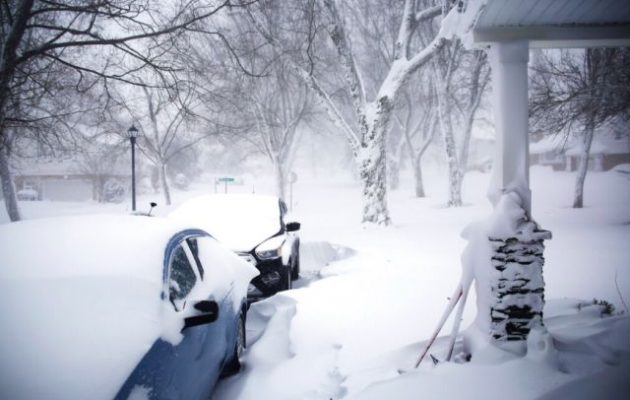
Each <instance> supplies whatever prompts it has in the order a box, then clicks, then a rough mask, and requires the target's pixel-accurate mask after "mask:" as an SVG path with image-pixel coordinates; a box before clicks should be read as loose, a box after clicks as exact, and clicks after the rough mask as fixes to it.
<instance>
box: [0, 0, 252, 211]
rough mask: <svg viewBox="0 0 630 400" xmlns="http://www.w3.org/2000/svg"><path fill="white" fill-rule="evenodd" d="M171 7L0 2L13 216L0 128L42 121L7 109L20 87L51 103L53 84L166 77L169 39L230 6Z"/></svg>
mask: <svg viewBox="0 0 630 400" xmlns="http://www.w3.org/2000/svg"><path fill="white" fill-rule="evenodd" d="M177 4H178V5H179V7H178V6H176V3H172V4H169V6H165V5H164V4H163V3H162V4H161V3H160V2H157V1H153V0H147V1H138V0H116V1H114V0H86V1H81V2H77V1H74V0H61V1H43V0H15V1H3V2H1V4H0V177H1V178H2V190H3V194H4V198H5V205H6V208H7V212H8V214H9V218H10V219H11V220H12V221H15V220H18V219H20V214H19V209H18V204H17V200H16V197H15V190H14V188H13V184H12V177H11V171H10V169H9V158H8V157H9V153H8V151H9V147H8V146H9V145H10V143H9V140H8V139H7V133H6V132H7V129H9V128H8V127H9V126H14V127H15V125H20V124H21V123H22V124H25V123H27V122H29V121H30V120H36V119H38V118H41V116H39V115H29V116H28V117H26V118H25V117H24V115H20V114H16V113H15V112H12V111H14V110H15V107H14V105H15V104H16V103H19V102H20V94H22V93H23V92H24V90H22V89H24V88H26V89H27V91H28V90H30V89H31V88H39V89H40V93H42V94H43V95H45V96H46V97H47V98H48V99H49V100H50V101H53V100H54V99H56V96H57V94H58V93H57V92H56V90H55V89H56V88H58V87H74V88H76V89H77V90H79V91H85V90H89V89H90V88H91V87H93V86H94V85H95V84H96V83H97V82H103V83H106V82H107V81H111V80H115V81H119V82H128V83H133V84H137V81H135V80H134V79H132V77H133V75H134V74H135V73H137V72H138V71H141V70H144V69H151V70H153V71H157V72H159V73H160V74H162V76H163V77H164V78H165V79H166V78H167V77H168V75H169V74H170V73H172V72H173V71H174V68H173V65H170V64H168V63H163V62H162V59H161V58H162V55H163V54H164V53H165V47H166V48H168V46H169V45H172V44H173V43H172V42H169V40H168V39H169V38H171V37H173V35H176V34H178V33H179V32H181V31H182V30H186V29H190V28H193V27H194V26H196V25H197V24H200V23H202V22H204V21H205V20H206V19H208V18H209V17H211V16H213V15H215V14H217V13H218V12H219V11H220V10H222V9H224V8H226V7H227V6H230V5H231V4H230V1H229V0H225V1H223V2H214V1H207V0H190V1H187V2H183V3H177ZM247 4H248V3H244V2H243V3H241V5H247ZM206 33H212V34H215V35H220V33H219V32H206ZM62 70H63V73H59V71H62ZM51 72H55V73H51ZM50 82H55V83H56V85H50ZM13 129H14V130H15V129H16V128H13Z"/></svg>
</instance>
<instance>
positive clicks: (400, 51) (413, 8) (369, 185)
mask: <svg viewBox="0 0 630 400" xmlns="http://www.w3.org/2000/svg"><path fill="white" fill-rule="evenodd" d="M420 3H421V2H420V1H417V0H405V2H404V5H403V9H402V12H401V19H400V23H399V28H398V34H397V36H396V42H395V46H394V54H393V61H392V63H391V65H390V68H389V70H388V71H387V73H386V75H385V76H384V77H383V78H382V80H381V81H380V83H379V84H378V88H377V90H376V91H375V94H373V95H369V94H368V93H367V91H366V88H365V86H364V79H363V76H364V73H362V72H361V71H360V68H359V65H358V64H357V63H356V55H355V53H354V51H353V45H352V42H351V40H350V37H349V35H348V28H347V24H346V21H345V18H344V16H343V14H342V12H341V9H340V8H339V6H338V4H337V2H336V1H335V0H321V1H318V2H317V3H315V4H316V5H317V7H313V9H316V8H317V9H318V10H320V11H321V14H320V15H321V18H322V22H321V24H322V25H321V27H322V28H323V29H324V30H325V32H326V34H327V36H328V38H329V40H330V42H331V44H332V46H333V48H334V50H335V54H336V57H335V58H336V62H337V65H338V67H339V69H340V71H341V72H340V73H341V76H342V80H343V82H344V86H345V90H346V91H347V93H348V95H349V98H350V103H351V109H352V112H351V118H347V117H346V115H344V112H343V111H342V109H341V106H342V104H339V103H338V102H336V101H335V99H334V98H333V97H332V96H331V94H330V93H329V92H328V91H327V90H326V88H325V86H324V85H323V84H322V83H321V81H320V79H318V77H316V75H315V74H314V73H313V70H312V69H309V68H307V67H305V66H304V65H300V64H299V63H297V62H294V67H295V69H296V71H297V73H298V74H299V75H300V76H301V77H302V79H303V80H304V82H306V84H307V85H308V86H309V88H310V89H311V90H312V91H313V93H315V95H316V96H317V98H318V99H319V100H320V102H321V104H322V105H323V106H324V107H325V109H326V111H327V112H328V115H329V117H330V118H331V119H332V120H333V121H334V122H335V123H336V125H337V127H338V129H339V130H340V131H341V132H343V134H344V135H345V136H346V138H347V140H348V142H349V144H350V146H351V148H352V150H353V154H354V158H355V162H356V164H357V169H358V171H359V175H360V180H361V183H362V197H363V203H364V205H363V217H362V220H363V222H364V223H374V224H379V225H388V224H389V223H390V216H389V210H388V207H387V174H386V169H387V167H386V165H387V160H386V135H387V132H388V129H389V127H390V122H391V116H392V111H393V109H394V105H395V104H396V101H397V98H398V94H399V92H400V89H401V87H403V86H404V85H405V84H406V83H407V81H408V80H409V79H410V77H411V76H412V75H413V73H414V72H415V71H417V70H418V69H419V68H420V67H422V66H423V65H424V64H426V63H427V61H429V60H430V59H431V57H432V56H433V55H434V54H435V53H436V52H437V51H438V50H439V49H440V48H442V47H443V46H444V44H445V43H446V42H447V41H448V40H450V39H451V37H452V35H453V34H454V31H453V29H452V28H453V27H452V26H451V25H450V24H447V25H446V26H447V29H443V30H442V29H441V30H439V31H438V33H437V34H436V35H435V36H434V37H433V38H432V39H431V41H430V42H429V43H428V44H427V45H426V46H420V45H419V44H418V42H417V41H415V40H413V39H414V33H415V31H416V29H417V28H418V26H419V25H420V24H421V23H423V22H426V21H431V20H433V19H435V18H438V17H440V16H441V17H444V18H445V19H446V18H448V16H447V14H448V13H449V12H450V13H452V14H451V15H455V14H456V13H459V12H461V11H462V7H463V4H460V6H458V7H455V8H453V9H452V10H451V9H450V6H451V4H452V3H451V2H450V1H448V2H445V3H444V4H443V5H437V6H428V7H426V8H422V9H421V8H420ZM312 15H315V14H314V13H313V14H312ZM310 18H311V19H313V18H314V17H313V16H311V17H310ZM451 18H454V17H451ZM253 20H254V23H256V22H257V19H256V18H254V19H253ZM307 20H308V19H307ZM451 22H452V21H451ZM258 27H259V31H261V32H262V33H263V34H264V35H265V36H266V37H267V38H268V40H269V42H270V43H272V44H273V45H274V46H278V47H280V48H281V47H282V46H281V44H280V43H278V41H277V40H276V39H275V38H274V37H273V35H271V34H269V32H267V31H266V30H265V29H264V27H263V26H261V24H258ZM280 53H283V52H282V51H281V52H280Z"/></svg>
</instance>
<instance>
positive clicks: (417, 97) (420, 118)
mask: <svg viewBox="0 0 630 400" xmlns="http://www.w3.org/2000/svg"><path fill="white" fill-rule="evenodd" d="M435 102H436V99H435V94H434V88H433V86H432V85H426V86H421V85H417V86H415V85H414V86H412V88H411V89H410V90H407V91H405V94H404V103H403V106H402V107H400V110H399V111H398V113H397V115H396V122H397V124H398V125H399V126H400V129H401V130H402V131H403V137H404V139H405V145H406V146H407V150H408V152H409V154H410V159H411V163H412V168H413V176H414V192H415V195H416V197H424V196H425V190H424V183H423V179H422V157H423V156H424V154H425V152H426V151H427V149H428V148H429V145H430V144H431V143H432V141H433V139H434V138H435V135H436V133H437V129H438V128H437V124H438V118H437V106H436V104H435ZM418 104H421V105H422V107H418V106H417V105H418Z"/></svg>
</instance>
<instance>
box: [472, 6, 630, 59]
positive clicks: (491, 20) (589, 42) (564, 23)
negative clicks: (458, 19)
mask: <svg viewBox="0 0 630 400" xmlns="http://www.w3.org/2000/svg"><path fill="white" fill-rule="evenodd" d="M478 1H479V0H478ZM481 1H483V0H481ZM471 33H472V35H471V36H472V42H473V45H474V46H475V47H486V46H489V45H490V44H492V43H497V42H509V41H527V42H529V46H530V47H535V48H565V47H568V48H584V47H620V46H621V47H623V46H630V1H627V0H581V1H575V0H526V1H525V0H485V4H484V7H483V9H482V11H481V13H480V14H479V16H478V18H477V21H476V23H475V26H474V27H473V29H472V32H471Z"/></svg>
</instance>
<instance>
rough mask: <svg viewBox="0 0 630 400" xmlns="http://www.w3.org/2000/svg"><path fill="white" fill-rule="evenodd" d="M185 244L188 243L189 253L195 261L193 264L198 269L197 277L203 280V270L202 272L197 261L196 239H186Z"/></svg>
mask: <svg viewBox="0 0 630 400" xmlns="http://www.w3.org/2000/svg"><path fill="white" fill-rule="evenodd" d="M186 243H188V247H190V252H191V253H192V255H193V257H194V259H195V263H196V264H197V267H199V276H200V277H201V280H203V274H204V270H203V265H202V264H201V261H200V260H199V245H198V243H197V238H188V239H186Z"/></svg>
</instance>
